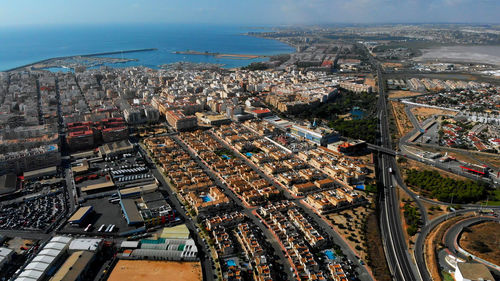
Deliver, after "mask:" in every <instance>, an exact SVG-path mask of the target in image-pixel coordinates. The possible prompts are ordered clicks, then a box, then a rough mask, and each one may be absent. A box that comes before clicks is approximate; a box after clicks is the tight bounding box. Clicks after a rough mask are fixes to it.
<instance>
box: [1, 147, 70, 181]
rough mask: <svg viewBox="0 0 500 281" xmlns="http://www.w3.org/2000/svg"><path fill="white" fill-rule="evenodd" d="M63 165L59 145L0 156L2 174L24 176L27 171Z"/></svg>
mask: <svg viewBox="0 0 500 281" xmlns="http://www.w3.org/2000/svg"><path fill="white" fill-rule="evenodd" d="M60 163H61V153H60V152H59V146H58V145H57V144H53V145H45V146H40V147H37V148H35V149H30V150H21V151H16V152H9V153H4V154H0V174H6V173H9V172H10V173H15V174H22V173H24V172H26V171H32V170H37V169H43V168H47V167H51V166H55V165H59V164H60Z"/></svg>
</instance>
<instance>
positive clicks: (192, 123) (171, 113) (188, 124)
mask: <svg viewBox="0 0 500 281" xmlns="http://www.w3.org/2000/svg"><path fill="white" fill-rule="evenodd" d="M165 117H166V119H167V122H168V124H169V125H170V126H172V127H174V128H175V129H176V130H186V129H191V128H194V127H196V126H197V125H198V119H197V118H196V116H194V115H184V113H182V111H180V110H168V111H166V112H165Z"/></svg>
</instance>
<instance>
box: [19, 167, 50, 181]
mask: <svg viewBox="0 0 500 281" xmlns="http://www.w3.org/2000/svg"><path fill="white" fill-rule="evenodd" d="M55 174H57V166H52V167H48V168H44V169H38V170H33V171H29V172H24V174H23V178H24V180H30V179H36V178H39V177H44V176H52V175H55Z"/></svg>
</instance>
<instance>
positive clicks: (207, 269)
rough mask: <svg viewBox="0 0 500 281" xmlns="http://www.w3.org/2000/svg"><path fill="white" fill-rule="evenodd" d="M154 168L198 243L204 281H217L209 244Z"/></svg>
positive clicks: (142, 151)
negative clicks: (202, 237)
mask: <svg viewBox="0 0 500 281" xmlns="http://www.w3.org/2000/svg"><path fill="white" fill-rule="evenodd" d="M139 147H140V151H141V153H142V155H143V157H144V158H145V159H147V161H148V163H153V161H152V160H151V159H150V158H149V155H148V154H147V152H146V151H145V150H144V148H143V147H142V146H139ZM153 167H154V168H151V169H150V170H151V172H152V173H153V175H154V176H155V177H156V178H157V179H158V181H160V183H161V186H160V189H161V190H162V191H164V192H167V194H168V196H169V199H170V202H171V203H172V204H173V206H171V207H173V208H174V209H175V210H177V214H178V215H180V217H181V218H182V219H183V221H184V222H185V224H186V226H187V227H188V229H189V232H190V233H191V235H192V236H193V239H194V240H195V241H196V245H197V246H198V252H199V253H201V254H200V260H201V264H202V269H203V280H204V281H211V280H216V279H217V278H216V277H214V276H216V275H215V272H214V268H213V265H214V263H213V261H212V259H211V258H210V251H209V248H208V247H209V246H208V244H207V243H206V242H205V241H203V240H202V239H201V237H200V235H198V233H199V232H200V230H199V229H198V228H197V226H196V225H195V223H194V222H193V220H192V219H191V217H190V216H189V215H187V214H186V212H185V209H184V208H183V205H182V204H181V203H180V202H179V200H178V198H177V196H175V195H174V194H173V190H172V189H171V188H169V184H168V183H167V182H166V181H165V179H164V177H163V175H162V173H161V172H160V171H159V170H158V169H157V168H156V165H154V164H153Z"/></svg>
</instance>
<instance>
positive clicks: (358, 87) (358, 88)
mask: <svg viewBox="0 0 500 281" xmlns="http://www.w3.org/2000/svg"><path fill="white" fill-rule="evenodd" d="M340 88H342V89H345V90H348V91H351V92H355V93H371V92H372V86H370V85H365V84H357V83H352V82H347V81H343V82H340Z"/></svg>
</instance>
